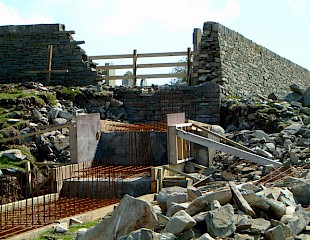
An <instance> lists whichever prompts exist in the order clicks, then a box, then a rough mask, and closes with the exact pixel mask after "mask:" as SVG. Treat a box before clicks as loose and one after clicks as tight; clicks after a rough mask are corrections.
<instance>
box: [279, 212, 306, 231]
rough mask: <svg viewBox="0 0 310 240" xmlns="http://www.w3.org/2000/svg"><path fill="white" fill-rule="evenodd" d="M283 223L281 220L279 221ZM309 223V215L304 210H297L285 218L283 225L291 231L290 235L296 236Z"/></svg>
mask: <svg viewBox="0 0 310 240" xmlns="http://www.w3.org/2000/svg"><path fill="white" fill-rule="evenodd" d="M281 221H283V220H281ZM309 222H310V213H309V212H306V211H305V210H302V209H301V210H298V211H297V212H295V213H294V214H293V215H292V216H291V217H289V218H287V220H286V221H284V223H286V225H287V226H288V227H289V228H290V229H291V232H292V235H293V236H296V235H297V234H299V233H300V232H301V231H302V230H304V229H305V228H306V227H307V226H308V225H309Z"/></svg>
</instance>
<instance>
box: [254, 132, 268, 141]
mask: <svg viewBox="0 0 310 240" xmlns="http://www.w3.org/2000/svg"><path fill="white" fill-rule="evenodd" d="M253 135H254V137H255V138H257V139H259V140H263V139H265V140H266V141H268V142H269V141H270V137H269V136H268V134H267V133H265V132H264V131H263V130H255V131H254V134H253Z"/></svg>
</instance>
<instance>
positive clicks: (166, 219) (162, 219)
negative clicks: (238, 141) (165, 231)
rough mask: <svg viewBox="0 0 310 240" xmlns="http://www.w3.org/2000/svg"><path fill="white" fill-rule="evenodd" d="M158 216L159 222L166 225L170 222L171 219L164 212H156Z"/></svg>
mask: <svg viewBox="0 0 310 240" xmlns="http://www.w3.org/2000/svg"><path fill="white" fill-rule="evenodd" d="M156 216H157V218H158V222H159V223H160V224H162V225H164V226H166V225H167V223H168V222H169V220H170V218H169V217H167V216H165V215H164V214H162V213H158V212H157V213H156Z"/></svg>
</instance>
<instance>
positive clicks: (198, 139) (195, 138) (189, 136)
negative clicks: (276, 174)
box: [176, 129, 282, 167]
mask: <svg viewBox="0 0 310 240" xmlns="http://www.w3.org/2000/svg"><path fill="white" fill-rule="evenodd" d="M176 135H177V136H178V137H180V138H183V139H186V140H188V141H191V142H194V143H196V144H199V145H202V146H205V147H210V148H214V149H216V150H218V151H222V152H226V153H229V154H231V155H234V156H236V157H240V158H243V159H247V160H249V161H251V162H255V163H257V164H260V165H267V164H272V165H273V166H275V167H281V166H282V164H281V163H279V162H276V161H273V160H270V159H268V158H265V157H261V156H259V155H256V154H253V153H249V152H246V151H244V150H242V149H238V148H235V147H231V146H228V145H225V144H223V143H219V142H216V141H214V140H211V139H208V138H205V137H202V136H199V135H196V134H193V133H190V132H185V131H183V130H179V129H177V131H176Z"/></svg>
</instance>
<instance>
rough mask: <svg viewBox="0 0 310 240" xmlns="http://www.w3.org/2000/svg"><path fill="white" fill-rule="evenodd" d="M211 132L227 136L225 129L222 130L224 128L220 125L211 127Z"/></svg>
mask: <svg viewBox="0 0 310 240" xmlns="http://www.w3.org/2000/svg"><path fill="white" fill-rule="evenodd" d="M211 131H212V132H215V133H219V134H222V135H224V134H225V130H224V128H222V127H221V126H219V125H211Z"/></svg>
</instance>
